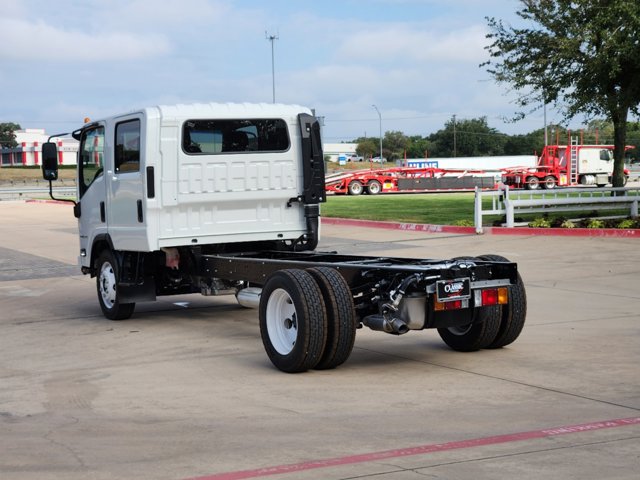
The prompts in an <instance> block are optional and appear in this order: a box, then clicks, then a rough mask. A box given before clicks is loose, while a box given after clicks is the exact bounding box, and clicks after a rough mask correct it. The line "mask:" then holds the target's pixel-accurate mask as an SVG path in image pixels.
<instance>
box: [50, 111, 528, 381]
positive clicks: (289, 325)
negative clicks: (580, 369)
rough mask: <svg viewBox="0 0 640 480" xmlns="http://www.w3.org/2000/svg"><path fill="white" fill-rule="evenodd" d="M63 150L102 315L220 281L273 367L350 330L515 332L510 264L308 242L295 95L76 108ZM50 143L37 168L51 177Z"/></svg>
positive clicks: (310, 178)
mask: <svg viewBox="0 0 640 480" xmlns="http://www.w3.org/2000/svg"><path fill="white" fill-rule="evenodd" d="M72 135H73V137H74V138H76V139H77V140H78V141H79V142H80V146H79V151H78V172H77V174H78V177H77V180H78V181H77V185H78V186H77V202H75V206H74V214H75V216H76V217H77V219H78V230H79V237H80V245H79V263H80V267H81V270H82V272H83V273H85V274H88V275H91V276H92V277H95V278H96V288H97V296H98V302H99V304H100V307H101V309H102V312H103V313H104V315H105V316H106V317H107V318H109V319H112V320H124V319H126V318H129V317H130V316H131V315H132V314H133V312H134V308H135V304H136V302H142V301H152V300H155V298H156V297H157V296H159V295H172V294H184V293H201V294H204V295H221V294H234V295H236V297H237V299H238V302H239V303H240V304H241V305H243V306H248V307H255V308H258V310H259V321H260V332H261V336H262V340H263V343H264V347H265V350H266V352H267V355H268V356H269V358H270V360H271V361H272V362H273V364H274V365H275V366H276V367H277V368H279V369H280V370H282V371H285V372H302V371H305V370H308V369H310V368H315V369H328V368H334V367H337V366H338V365H340V364H342V363H343V362H344V361H346V359H347V358H348V357H349V355H350V353H351V350H352V348H353V344H354V339H355V335H356V330H357V329H358V328H360V327H362V326H367V327H369V328H371V329H373V330H379V331H384V332H387V333H391V334H396V335H400V334H404V333H406V332H408V331H409V330H423V329H430V328H432V329H437V330H438V332H439V334H440V336H441V337H442V339H443V340H444V341H445V342H446V343H447V344H448V345H449V346H451V347H452V348H453V349H456V350H460V351H472V350H478V349H481V348H499V347H503V346H505V345H508V344H510V343H512V342H513V341H515V339H516V338H517V337H518V335H519V334H520V332H521V330H522V327H523V325H524V321H525V317H526V294H525V290H524V285H523V283H522V280H521V278H520V276H519V274H518V272H517V266H516V264H514V263H512V262H509V261H508V260H507V259H505V258H503V257H499V256H496V255H482V256H479V257H474V258H469V257H461V258H454V259H451V260H433V259H407V258H391V257H382V258H381V257H367V256H352V255H341V254H338V253H335V252H316V251H315V248H316V246H317V244H318V239H319V234H320V228H319V216H320V204H321V203H322V202H324V201H325V186H324V159H323V153H322V143H321V139H320V126H319V123H318V121H317V120H316V118H315V117H314V116H313V114H312V112H311V110H309V109H307V108H304V107H300V106H297V105H274V104H215V103H212V104H196V105H174V106H157V107H150V108H144V109H141V110H135V111H132V112H130V113H126V114H122V115H116V116H113V117H109V118H105V119H102V120H97V121H91V122H89V123H87V124H85V125H84V126H83V127H82V128H80V129H78V130H76V131H75V132H73V133H72ZM56 154H57V152H56V145H55V144H54V143H45V144H44V145H43V176H44V178H45V179H46V180H50V181H52V180H55V179H57V168H58V166H57V160H56V159H57V155H56Z"/></svg>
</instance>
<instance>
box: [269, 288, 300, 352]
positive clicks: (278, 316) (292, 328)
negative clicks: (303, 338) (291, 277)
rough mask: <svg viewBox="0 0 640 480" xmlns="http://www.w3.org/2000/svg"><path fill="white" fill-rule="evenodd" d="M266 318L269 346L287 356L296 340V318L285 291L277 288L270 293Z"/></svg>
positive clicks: (291, 302)
mask: <svg viewBox="0 0 640 480" xmlns="http://www.w3.org/2000/svg"><path fill="white" fill-rule="evenodd" d="M266 316H267V333H268V334H269V340H270V341H271V345H273V348H274V349H275V350H276V352H278V353H279V354H280V355H288V354H289V353H291V350H293V347H294V346H295V344H296V340H297V338H298V318H297V317H298V316H297V314H296V308H295V306H294V305H293V300H291V297H290V296H289V294H288V293H287V292H286V290H283V289H282V288H278V289H276V290H274V291H273V293H271V295H270V296H269V300H268V301H267V311H266Z"/></svg>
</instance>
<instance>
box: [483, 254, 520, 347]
mask: <svg viewBox="0 0 640 480" xmlns="http://www.w3.org/2000/svg"><path fill="white" fill-rule="evenodd" d="M478 258H480V259H482V260H489V261H497V262H508V261H509V260H507V259H506V258H505V257H502V256H500V255H480V257H478ZM526 318H527V292H526V291H525V288H524V282H523V281H522V277H520V274H519V273H518V279H517V282H516V284H515V285H511V286H509V303H508V304H507V305H502V320H501V323H500V330H499V331H498V335H497V336H496V338H495V340H494V341H493V342H491V343H490V344H489V345H488V346H487V348H502V347H505V346H507V345H509V344H511V343H513V342H514V341H515V340H516V339H517V338H518V337H519V336H520V333H522V329H523V328H524V323H525V320H526Z"/></svg>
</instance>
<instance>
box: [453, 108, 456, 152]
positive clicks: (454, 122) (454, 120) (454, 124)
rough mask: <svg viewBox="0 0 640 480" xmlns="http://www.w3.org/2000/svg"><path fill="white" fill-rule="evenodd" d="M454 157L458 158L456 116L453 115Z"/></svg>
mask: <svg viewBox="0 0 640 480" xmlns="http://www.w3.org/2000/svg"><path fill="white" fill-rule="evenodd" d="M453 156H454V157H456V156H457V155H456V116H455V114H454V115H453Z"/></svg>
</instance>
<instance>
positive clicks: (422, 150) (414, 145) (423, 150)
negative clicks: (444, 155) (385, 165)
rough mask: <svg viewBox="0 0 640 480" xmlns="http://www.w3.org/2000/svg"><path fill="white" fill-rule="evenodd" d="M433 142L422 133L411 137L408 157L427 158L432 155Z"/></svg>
mask: <svg viewBox="0 0 640 480" xmlns="http://www.w3.org/2000/svg"><path fill="white" fill-rule="evenodd" d="M430 150H431V142H429V140H427V139H426V138H424V137H422V136H420V135H414V136H411V137H409V144H408V145H407V158H425V157H428V156H430V155H431V151H430Z"/></svg>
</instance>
